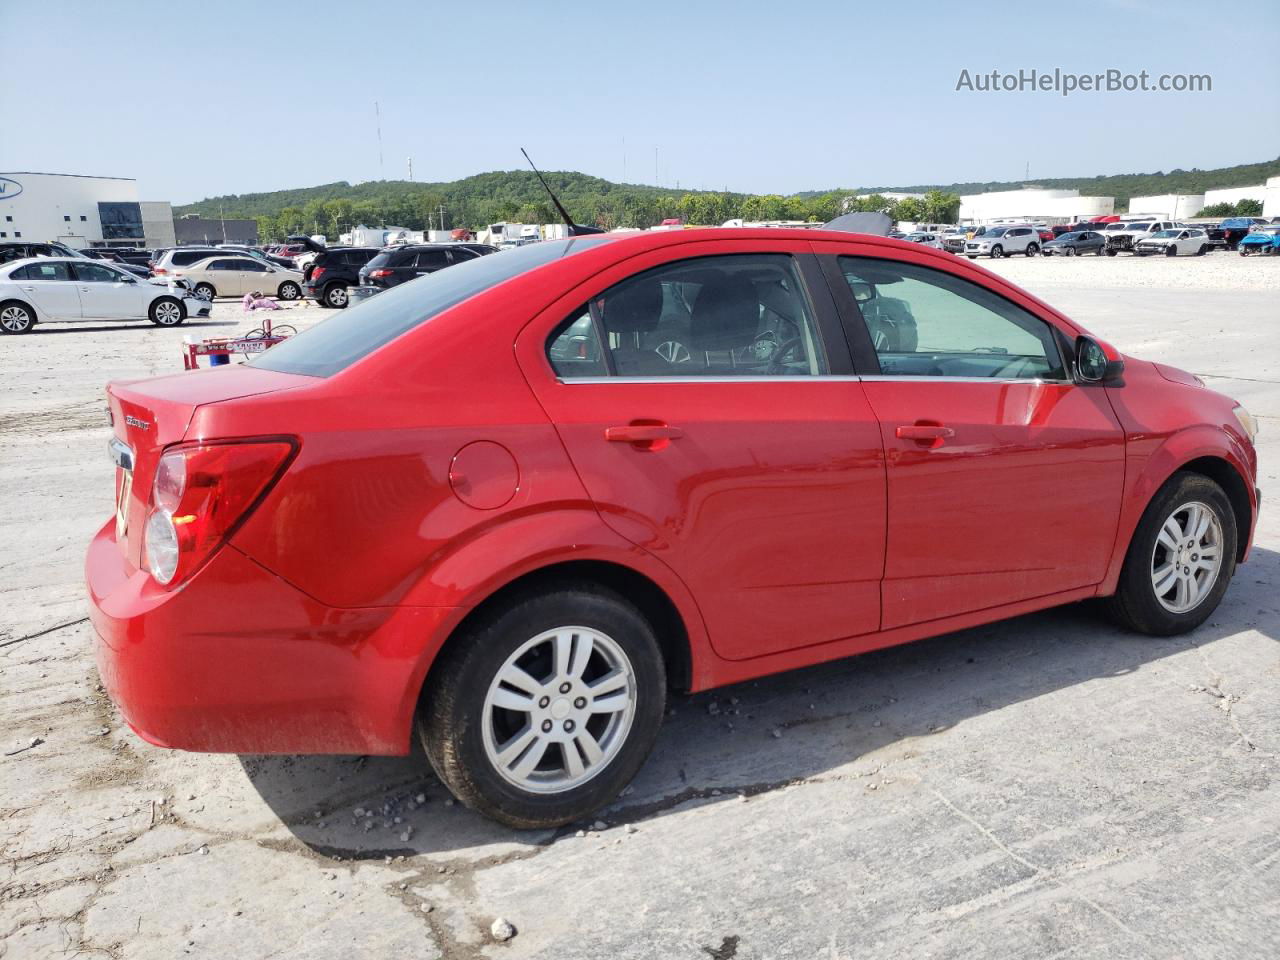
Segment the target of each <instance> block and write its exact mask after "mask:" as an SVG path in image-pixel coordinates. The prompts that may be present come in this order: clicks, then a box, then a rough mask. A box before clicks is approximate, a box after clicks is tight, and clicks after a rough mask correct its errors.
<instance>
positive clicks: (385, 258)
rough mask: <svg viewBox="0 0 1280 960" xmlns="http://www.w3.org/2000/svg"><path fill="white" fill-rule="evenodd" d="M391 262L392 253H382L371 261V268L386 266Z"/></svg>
mask: <svg viewBox="0 0 1280 960" xmlns="http://www.w3.org/2000/svg"><path fill="white" fill-rule="evenodd" d="M390 262H391V254H389V253H380V254H378V255H377V256H376V257H374V258H373V259H372V260H370V261H369V267H370V268H371V269H375V270H376V269H377V268H378V267H385V266H386V265H387V264H388V263H390Z"/></svg>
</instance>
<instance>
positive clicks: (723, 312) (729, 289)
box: [689, 274, 760, 350]
mask: <svg viewBox="0 0 1280 960" xmlns="http://www.w3.org/2000/svg"><path fill="white" fill-rule="evenodd" d="M759 327H760V299H759V297H758V296H757V295H756V288H755V286H754V285H753V284H752V283H751V281H750V280H748V279H746V278H745V277H733V276H727V275H724V274H722V275H720V276H718V277H715V278H714V279H708V281H707V282H706V283H704V284H703V285H702V289H701V290H699V291H698V298H697V299H696V300H695V301H694V302H693V312H692V314H691V316H690V320H689V339H690V340H692V341H693V349H695V350H736V349H737V348H738V347H745V346H747V345H748V344H750V343H751V341H753V340H754V339H755V337H756V333H757V332H758V330H759Z"/></svg>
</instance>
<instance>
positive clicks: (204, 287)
mask: <svg viewBox="0 0 1280 960" xmlns="http://www.w3.org/2000/svg"><path fill="white" fill-rule="evenodd" d="M191 292H192V293H194V294H195V295H196V296H197V297H200V298H201V299H203V300H208V301H209V302H210V303H213V298H214V297H216V296H217V295H218V291H217V290H215V289H213V284H212V283H197V284H196V288H195V289H194V290H193V291H191Z"/></svg>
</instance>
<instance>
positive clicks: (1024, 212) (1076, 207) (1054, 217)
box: [960, 187, 1116, 224]
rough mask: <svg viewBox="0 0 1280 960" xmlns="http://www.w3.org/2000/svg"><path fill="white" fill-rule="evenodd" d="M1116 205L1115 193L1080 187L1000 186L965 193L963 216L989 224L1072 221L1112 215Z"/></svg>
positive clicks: (963, 217)
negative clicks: (1086, 193)
mask: <svg viewBox="0 0 1280 960" xmlns="http://www.w3.org/2000/svg"><path fill="white" fill-rule="evenodd" d="M1115 206H1116V201H1115V197H1082V196H1080V191H1079V190H1046V189H1043V188H1041V187H1024V188H1023V189H1021V190H998V191H995V192H992V193H975V194H970V195H969V196H962V197H961V198H960V220H961V222H963V223H974V224H987V223H991V222H993V221H996V220H1027V221H1031V222H1038V223H1048V224H1053V223H1071V222H1073V221H1076V220H1092V219H1094V218H1095V217H1106V216H1110V215H1111V214H1112V212H1113V211H1114V210H1115Z"/></svg>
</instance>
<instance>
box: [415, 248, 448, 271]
mask: <svg viewBox="0 0 1280 960" xmlns="http://www.w3.org/2000/svg"><path fill="white" fill-rule="evenodd" d="M413 265H414V267H415V268H416V269H418V270H440V269H443V268H444V267H447V266H449V254H448V252H447V251H445V250H420V251H418V256H417V258H416V259H415V260H414V264H413Z"/></svg>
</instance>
